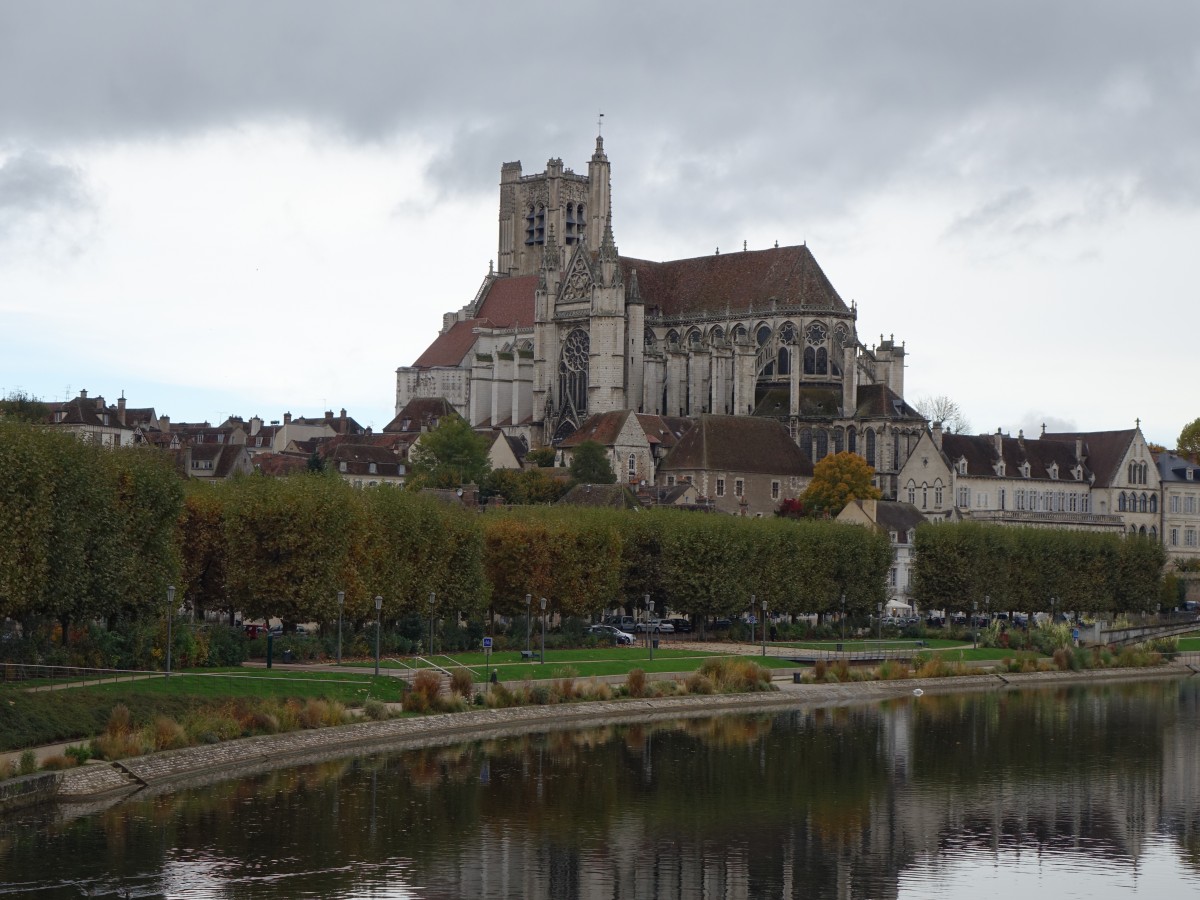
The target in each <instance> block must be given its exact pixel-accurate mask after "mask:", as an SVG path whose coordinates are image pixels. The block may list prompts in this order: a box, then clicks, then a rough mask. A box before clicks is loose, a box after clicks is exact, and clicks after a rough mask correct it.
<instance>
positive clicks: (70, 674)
mask: <svg viewBox="0 0 1200 900" xmlns="http://www.w3.org/2000/svg"><path fill="white" fill-rule="evenodd" d="M166 674H167V673H166V672H155V671H152V670H148V669H101V668H93V667H89V666H47V665H41V664H38V663H15V662H6V663H0V683H3V684H24V685H26V686H28V687H37V685H38V683H45V684H49V685H53V684H59V683H62V682H67V681H79V682H85V683H89V684H92V683H94V684H107V683H112V682H117V681H136V680H138V679H143V678H162V677H164V676H166ZM31 682H32V684H31Z"/></svg>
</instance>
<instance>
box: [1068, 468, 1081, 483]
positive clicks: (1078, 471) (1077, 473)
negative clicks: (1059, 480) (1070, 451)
mask: <svg viewBox="0 0 1200 900" xmlns="http://www.w3.org/2000/svg"><path fill="white" fill-rule="evenodd" d="M1071 474H1072V475H1074V476H1075V480H1076V481H1083V466H1076V467H1075V468H1074V469H1072V470H1071Z"/></svg>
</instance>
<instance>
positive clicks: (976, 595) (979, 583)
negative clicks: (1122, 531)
mask: <svg viewBox="0 0 1200 900" xmlns="http://www.w3.org/2000/svg"><path fill="white" fill-rule="evenodd" d="M914 549H915V551H916V557H915V560H914V563H913V593H914V594H915V595H916V596H917V597H919V598H920V599H921V603H922V605H924V606H927V607H934V608H949V609H959V610H962V609H969V608H970V607H971V604H972V602H974V603H976V604H977V606H978V608H979V609H981V610H982V609H983V608H984V603H985V598H986V602H989V603H990V604H991V608H992V609H993V610H1025V611H1036V610H1049V609H1051V607H1052V606H1053V607H1056V608H1057V609H1058V610H1060V611H1066V610H1071V611H1074V612H1084V613H1112V612H1121V611H1136V612H1149V611H1152V610H1154V609H1155V608H1156V607H1157V605H1158V604H1159V601H1160V594H1161V590H1162V569H1163V564H1164V562H1165V553H1164V551H1163V548H1162V545H1161V544H1159V543H1158V542H1157V541H1155V540H1152V539H1150V538H1147V537H1141V536H1138V535H1128V536H1121V535H1116V534H1099V533H1095V532H1084V531H1065V530H1059V529H1049V528H1047V529H1039V528H1001V527H997V526H989V525H978V524H974V523H969V522H964V523H959V524H954V525H939V526H936V527H925V528H920V529H918V530H917V538H916V544H915V547H914Z"/></svg>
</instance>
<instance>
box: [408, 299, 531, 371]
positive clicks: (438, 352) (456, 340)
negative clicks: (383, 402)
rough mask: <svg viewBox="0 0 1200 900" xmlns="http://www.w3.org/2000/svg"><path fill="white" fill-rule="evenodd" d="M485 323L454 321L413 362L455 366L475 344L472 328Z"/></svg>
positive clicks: (474, 320) (485, 323)
mask: <svg viewBox="0 0 1200 900" xmlns="http://www.w3.org/2000/svg"><path fill="white" fill-rule="evenodd" d="M529 306H530V311H531V312H532V310H533V295H532V294H530V297H529ZM485 325H487V322H485V321H484V320H483V319H467V320H465V321H463V322H455V323H454V324H453V325H451V326H450V329H449V330H448V331H446V332H444V333H442V334H439V335H438V336H437V337H436V338H434V340H433V343H432V344H430V345H429V346H428V347H426V348H425V352H424V353H422V354H421V355H420V356H419V357H417V361H416V362H414V363H413V366H416V367H428V366H457V365H458V364H459V363H461V362H462V361H463V359H464V358H465V357H466V355H467V354H468V353H470V352H471V348H472V347H474V346H475V341H476V338H477V335H476V334H475V332H474V329H476V328H479V327H482V326H485Z"/></svg>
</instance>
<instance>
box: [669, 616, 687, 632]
mask: <svg viewBox="0 0 1200 900" xmlns="http://www.w3.org/2000/svg"><path fill="white" fill-rule="evenodd" d="M666 621H668V622H670V623H671V624H672V625H673V626H674V627H675V633H676V634H689V633H690V632H691V630H692V623H691V622H689V621H688V620H687V619H667V620H666Z"/></svg>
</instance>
